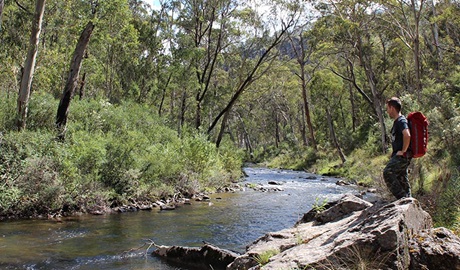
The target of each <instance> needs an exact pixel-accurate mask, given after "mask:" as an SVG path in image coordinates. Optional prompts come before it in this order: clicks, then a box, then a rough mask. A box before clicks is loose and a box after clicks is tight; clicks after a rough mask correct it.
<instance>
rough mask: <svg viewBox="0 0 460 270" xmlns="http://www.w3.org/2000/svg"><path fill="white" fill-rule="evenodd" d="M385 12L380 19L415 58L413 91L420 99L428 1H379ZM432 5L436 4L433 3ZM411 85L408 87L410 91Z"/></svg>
mask: <svg viewBox="0 0 460 270" xmlns="http://www.w3.org/2000/svg"><path fill="white" fill-rule="evenodd" d="M379 2H380V5H381V7H383V8H384V10H385V12H384V14H383V16H381V17H380V18H381V19H382V20H383V21H384V22H385V25H388V26H391V27H392V29H393V31H392V32H393V33H394V34H395V35H396V36H397V37H398V38H399V39H400V40H401V41H402V42H403V44H404V45H405V46H406V47H407V48H409V49H410V51H411V52H412V57H413V61H412V63H413V67H414V78H415V82H414V83H413V85H415V89H413V91H414V92H415V93H417V95H418V96H419V97H420V94H421V92H422V88H423V86H422V70H423V66H422V57H421V42H422V40H421V35H420V32H421V29H420V28H421V24H422V23H424V24H427V23H426V22H423V21H424V20H425V16H424V15H425V11H426V10H425V7H426V5H427V4H428V1H427V0H390V1H387V0H385V1H379ZM431 4H434V2H433V1H431ZM411 85H412V84H411V83H409V84H408V85H406V87H407V88H408V89H409V90H410V89H411V88H412V87H411Z"/></svg>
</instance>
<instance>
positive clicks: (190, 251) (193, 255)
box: [153, 243, 239, 270]
mask: <svg viewBox="0 0 460 270" xmlns="http://www.w3.org/2000/svg"><path fill="white" fill-rule="evenodd" d="M156 248H157V249H156V250H155V251H154V252H153V255H155V256H158V257H160V258H163V259H165V260H166V261H168V262H169V263H172V264H175V265H180V266H182V267H187V268H191V269H214V270H218V269H221V270H224V269H226V268H227V265H229V264H230V263H231V262H233V261H234V260H235V258H236V257H238V256H239V254H237V253H235V252H232V251H228V250H224V249H221V248H218V247H216V246H213V245H211V244H207V243H206V244H204V245H203V246H202V247H181V246H156Z"/></svg>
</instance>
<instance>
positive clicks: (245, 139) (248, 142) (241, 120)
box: [237, 113, 254, 157]
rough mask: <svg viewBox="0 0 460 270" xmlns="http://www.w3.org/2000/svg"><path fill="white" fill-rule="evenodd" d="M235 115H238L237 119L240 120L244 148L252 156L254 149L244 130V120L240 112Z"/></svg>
mask: <svg viewBox="0 0 460 270" xmlns="http://www.w3.org/2000/svg"><path fill="white" fill-rule="evenodd" d="M237 116H238V119H239V120H240V123H241V127H242V128H243V140H244V144H245V146H246V150H247V151H249V155H250V156H251V157H253V153H254V151H253V149H252V143H251V140H250V138H249V133H248V131H247V130H246V126H245V125H244V121H243V118H242V117H241V114H240V113H237Z"/></svg>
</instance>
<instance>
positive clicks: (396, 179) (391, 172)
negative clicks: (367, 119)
mask: <svg viewBox="0 0 460 270" xmlns="http://www.w3.org/2000/svg"><path fill="white" fill-rule="evenodd" d="M401 107H402V105H401V100H399V98H396V97H392V98H390V99H389V100H387V103H386V109H387V113H388V115H389V116H390V117H391V118H392V119H394V122H393V127H392V128H391V146H392V149H393V152H392V153H391V159H390V161H389V162H388V164H387V166H386V167H385V169H384V170H383V178H384V179H385V183H386V185H387V187H388V189H389V190H390V191H391V193H392V194H393V195H394V196H395V197H396V199H401V198H404V197H411V191H410V185H409V178H408V177H407V167H408V166H409V164H410V161H411V155H410V149H409V147H410V130H409V124H408V122H407V119H406V117H404V115H402V114H401Z"/></svg>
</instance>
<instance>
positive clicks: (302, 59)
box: [291, 34, 318, 150]
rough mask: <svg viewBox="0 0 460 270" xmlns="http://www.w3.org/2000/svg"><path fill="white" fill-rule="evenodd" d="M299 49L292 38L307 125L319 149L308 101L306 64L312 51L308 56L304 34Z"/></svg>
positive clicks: (313, 142) (311, 137)
mask: <svg viewBox="0 0 460 270" xmlns="http://www.w3.org/2000/svg"><path fill="white" fill-rule="evenodd" d="M299 43H300V44H299V45H300V46H299V49H298V48H297V46H295V43H294V41H293V40H292V39H291V47H292V50H293V51H294V52H295V54H296V58H297V63H298V64H299V68H300V74H297V76H298V77H299V79H300V83H301V88H302V89H301V91H302V101H303V106H304V109H305V111H304V113H305V118H306V121H307V127H308V131H309V135H310V140H311V144H312V146H313V148H314V149H315V150H317V148H318V147H317V143H316V139H315V132H314V130H313V124H312V122H311V116H310V115H311V113H310V103H309V101H308V86H307V84H308V79H307V72H306V70H305V69H306V65H307V62H308V61H307V60H309V58H310V54H311V53H312V51H310V52H309V55H308V57H307V49H306V48H305V39H304V37H303V36H302V34H300V35H299ZM304 141H306V142H307V141H308V140H304Z"/></svg>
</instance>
